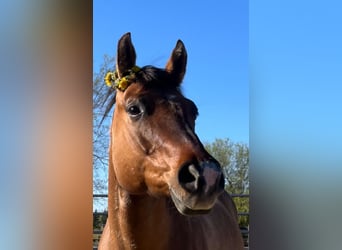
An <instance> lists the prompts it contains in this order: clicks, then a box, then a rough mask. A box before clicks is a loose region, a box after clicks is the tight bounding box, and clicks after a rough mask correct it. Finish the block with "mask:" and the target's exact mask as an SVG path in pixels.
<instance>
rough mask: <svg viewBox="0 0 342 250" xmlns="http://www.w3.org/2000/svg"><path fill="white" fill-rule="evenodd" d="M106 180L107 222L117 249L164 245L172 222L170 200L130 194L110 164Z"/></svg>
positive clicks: (149, 247)
mask: <svg viewBox="0 0 342 250" xmlns="http://www.w3.org/2000/svg"><path fill="white" fill-rule="evenodd" d="M108 184H109V187H108V220H107V223H109V227H110V228H111V231H112V232H113V233H114V235H115V236H116V243H117V249H135V248H138V249H154V248H156V249H166V246H167V244H168V240H169V235H170V234H169V231H170V228H171V224H170V223H172V220H171V219H170V214H169V212H168V209H169V208H168V202H169V201H168V200H167V199H166V198H154V197H151V196H149V195H147V194H146V195H131V194H129V193H128V192H127V191H125V190H123V189H122V188H121V187H119V185H118V183H117V180H116V177H115V173H114V168H113V166H109V183H108ZM156 239H158V243H159V244H160V246H156ZM150 244H151V245H150Z"/></svg>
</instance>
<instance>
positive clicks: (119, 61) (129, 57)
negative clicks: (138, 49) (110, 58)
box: [116, 32, 137, 77]
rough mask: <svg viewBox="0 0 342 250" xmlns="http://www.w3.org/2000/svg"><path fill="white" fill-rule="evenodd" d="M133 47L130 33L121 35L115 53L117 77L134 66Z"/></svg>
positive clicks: (134, 55)
mask: <svg viewBox="0 0 342 250" xmlns="http://www.w3.org/2000/svg"><path fill="white" fill-rule="evenodd" d="M136 58H137V56H136V54H135V49H134V46H133V44H132V40H131V33H130V32H128V33H126V34H125V35H123V36H122V37H121V38H120V40H119V43H118V51H117V55H116V70H117V72H118V75H119V77H123V76H124V74H125V73H126V72H127V71H128V70H130V69H132V68H133V67H134V66H135V61H136Z"/></svg>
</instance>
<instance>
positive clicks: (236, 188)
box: [205, 138, 249, 226]
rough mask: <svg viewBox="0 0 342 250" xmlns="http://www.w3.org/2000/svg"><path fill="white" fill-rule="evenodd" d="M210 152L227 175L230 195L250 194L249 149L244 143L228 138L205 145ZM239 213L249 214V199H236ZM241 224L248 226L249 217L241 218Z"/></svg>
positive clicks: (227, 187) (227, 186)
mask: <svg viewBox="0 0 342 250" xmlns="http://www.w3.org/2000/svg"><path fill="white" fill-rule="evenodd" d="M205 147H206V149H207V150H208V152H209V153H210V154H211V155H212V156H213V157H214V158H215V159H216V160H218V161H219V163H220V164H221V166H222V170H223V173H224V175H225V184H226V186H225V189H226V190H227V192H228V193H230V194H249V179H248V172H249V148H248V146H247V145H246V144H243V143H233V142H232V141H231V140H229V139H228V138H226V139H216V140H215V141H214V142H212V143H205ZM234 202H235V205H236V208H237V210H238V212H249V199H248V198H246V197H236V198H234ZM239 224H240V225H241V226H247V225H248V224H249V217H248V216H240V217H239Z"/></svg>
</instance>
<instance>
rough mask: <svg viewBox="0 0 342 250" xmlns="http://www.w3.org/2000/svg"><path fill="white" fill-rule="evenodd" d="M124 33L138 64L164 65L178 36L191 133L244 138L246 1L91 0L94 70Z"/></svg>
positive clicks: (204, 137) (246, 133) (246, 132)
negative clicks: (193, 115) (192, 111)
mask: <svg viewBox="0 0 342 250" xmlns="http://www.w3.org/2000/svg"><path fill="white" fill-rule="evenodd" d="M126 32H131V33H132V40H133V43H134V46H135V48H136V52H137V57H138V58H137V65H139V66H144V65H148V64H152V65H155V66H157V67H164V65H165V64H166V61H167V59H168V58H169V56H170V53H171V51H172V49H173V48H174V46H175V44H176V41H177V40H178V39H181V40H182V41H183V42H184V43H185V46H186V48H187V51H188V66H187V74H186V76H185V79H184V81H183V85H182V87H183V92H184V94H185V95H186V96H187V97H188V98H190V99H192V100H193V101H194V102H195V103H196V104H197V106H198V108H199V113H200V115H199V117H198V120H197V124H196V131H197V134H198V135H199V137H200V138H201V140H202V141H205V142H211V141H213V140H214V139H215V138H230V139H231V140H233V141H234V142H243V143H248V141H249V83H248V1H246V0H239V1H223V0H222V1H207V2H201V1H198V2H196V4H194V3H193V2H190V1H179V0H177V1H129V2H128V1H127V2H124V1H109V0H97V1H94V3H93V60H94V71H96V70H97V69H98V68H99V65H100V64H101V63H102V60H103V55H104V54H108V55H110V56H114V55H115V54H116V45H117V41H118V39H119V38H120V37H121V36H122V35H123V34H124V33H126Z"/></svg>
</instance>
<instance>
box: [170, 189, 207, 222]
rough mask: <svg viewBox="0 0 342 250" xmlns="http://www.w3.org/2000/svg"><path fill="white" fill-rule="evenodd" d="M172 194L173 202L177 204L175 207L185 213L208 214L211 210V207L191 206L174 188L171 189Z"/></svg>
mask: <svg viewBox="0 0 342 250" xmlns="http://www.w3.org/2000/svg"><path fill="white" fill-rule="evenodd" d="M170 194H171V199H172V201H173V203H174V204H175V207H176V208H177V210H178V212H180V213H181V214H183V215H186V216H189V215H201V214H207V213H209V212H210V210H211V208H209V209H196V208H191V207H190V206H189V205H187V204H186V203H185V202H184V201H182V199H180V198H179V197H178V195H177V194H176V193H175V192H174V191H173V190H172V189H170Z"/></svg>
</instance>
